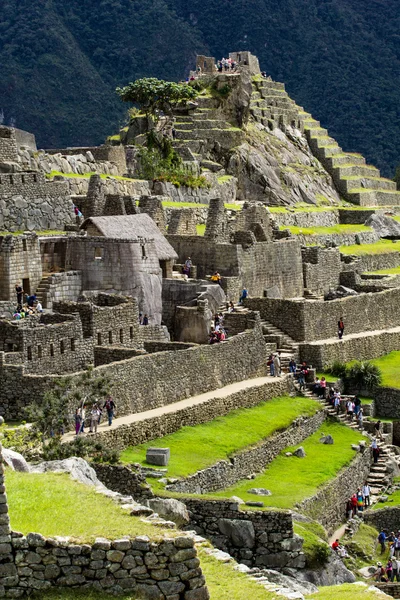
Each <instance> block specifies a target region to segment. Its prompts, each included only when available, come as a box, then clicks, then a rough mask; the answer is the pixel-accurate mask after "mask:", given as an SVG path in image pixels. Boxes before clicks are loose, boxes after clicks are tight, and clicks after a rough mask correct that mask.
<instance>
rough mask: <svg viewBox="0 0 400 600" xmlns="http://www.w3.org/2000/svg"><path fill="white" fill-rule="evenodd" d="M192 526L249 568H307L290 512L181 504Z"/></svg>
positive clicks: (190, 500) (219, 504) (199, 502)
mask: <svg viewBox="0 0 400 600" xmlns="http://www.w3.org/2000/svg"><path fill="white" fill-rule="evenodd" d="M182 501H183V502H184V503H185V504H186V506H187V508H188V510H189V514H190V525H189V527H190V528H191V529H193V527H195V528H196V531H198V532H199V533H200V534H201V535H204V536H205V537H207V538H208V539H209V540H210V541H211V543H212V544H213V545H214V546H216V547H217V548H219V549H220V550H223V551H225V552H229V554H231V555H232V556H233V557H234V558H235V559H236V560H237V561H238V562H241V563H244V564H245V565H248V566H249V567H267V568H272V569H274V568H283V567H291V568H304V567H305V557H304V554H303V552H302V540H301V538H299V537H294V534H293V522H292V515H291V513H290V512H289V511H282V510H280V511H278V510H276V511H272V510H271V511H244V510H239V505H238V504H237V503H236V502H229V501H223V500H218V501H217V500H201V499H198V500H197V499H194V498H186V499H183V500H182Z"/></svg>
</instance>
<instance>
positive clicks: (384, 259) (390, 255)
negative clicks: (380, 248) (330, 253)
mask: <svg viewBox="0 0 400 600" xmlns="http://www.w3.org/2000/svg"><path fill="white" fill-rule="evenodd" d="M342 260H343V263H344V264H343V269H344V270H347V269H350V270H356V271H357V272H358V273H367V272H369V271H380V270H381V269H393V268H394V267H398V266H399V265H400V252H386V253H385V254H364V255H362V256H352V255H342Z"/></svg>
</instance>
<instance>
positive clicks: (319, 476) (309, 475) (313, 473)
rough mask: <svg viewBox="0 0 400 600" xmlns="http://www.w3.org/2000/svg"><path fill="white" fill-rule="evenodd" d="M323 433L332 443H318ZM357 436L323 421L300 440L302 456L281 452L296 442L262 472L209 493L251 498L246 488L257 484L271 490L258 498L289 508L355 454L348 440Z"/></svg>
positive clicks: (331, 475) (336, 425)
mask: <svg viewBox="0 0 400 600" xmlns="http://www.w3.org/2000/svg"><path fill="white" fill-rule="evenodd" d="M323 434H324V435H328V434H330V435H332V437H333V439H334V441H335V443H334V444H333V445H326V444H321V443H320V442H319V439H320V437H321V436H322V435H323ZM360 439H361V438H360V434H359V432H357V431H353V430H350V429H349V428H348V427H346V426H344V425H340V424H338V423H329V422H326V423H324V424H323V425H322V426H321V427H320V429H319V430H318V431H317V432H316V433H314V434H313V435H312V436H310V437H309V438H307V439H306V440H304V442H302V443H301V446H303V448H304V450H305V451H306V455H307V456H306V457H305V458H297V457H296V456H290V457H287V456H285V452H293V450H295V449H296V448H297V447H298V446H296V447H291V448H286V449H285V450H284V451H283V452H282V453H281V454H280V455H279V456H278V457H277V458H276V459H275V460H274V461H273V462H272V463H271V464H270V466H269V467H267V469H266V470H265V471H264V473H262V474H260V475H257V476H256V478H255V479H252V480H251V481H249V480H247V479H246V480H244V481H239V482H238V483H237V484H235V485H233V486H232V487H229V488H227V489H225V490H223V491H222V492H215V493H213V494H209V496H213V497H225V498H226V497H231V496H238V497H239V498H242V499H243V500H244V501H250V500H253V501H254V498H255V496H254V495H253V494H249V493H248V490H249V489H251V488H258V487H259V488H266V489H268V490H270V491H271V492H272V494H271V496H265V497H264V496H263V498H262V501H263V502H264V504H265V505H266V506H267V507H276V508H293V506H294V505H295V504H297V503H298V502H301V501H302V500H304V499H305V498H309V497H310V496H312V495H313V494H315V493H316V491H317V489H318V488H320V487H321V486H323V485H324V484H326V483H328V481H330V480H331V479H332V478H333V477H335V476H336V475H337V473H338V472H339V471H340V470H341V469H342V468H343V467H345V466H346V465H348V464H349V462H350V461H351V460H352V459H353V458H354V456H355V455H356V451H355V450H353V449H352V448H351V444H356V443H358V442H359V440H360ZM299 445H300V444H299Z"/></svg>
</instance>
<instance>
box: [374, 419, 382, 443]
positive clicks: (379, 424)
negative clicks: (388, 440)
mask: <svg viewBox="0 0 400 600" xmlns="http://www.w3.org/2000/svg"><path fill="white" fill-rule="evenodd" d="M374 428H375V435H376V437H377V438H379V439H380V440H381V441H383V435H382V422H381V421H380V420H379V421H377V422H376V423H375V426H374Z"/></svg>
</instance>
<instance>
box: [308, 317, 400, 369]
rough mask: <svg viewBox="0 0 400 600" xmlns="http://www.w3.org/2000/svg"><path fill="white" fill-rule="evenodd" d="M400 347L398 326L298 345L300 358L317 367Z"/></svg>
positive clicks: (370, 356)
mask: <svg viewBox="0 0 400 600" xmlns="http://www.w3.org/2000/svg"><path fill="white" fill-rule="evenodd" d="M399 348H400V327H396V328H394V329H388V330H386V331H379V332H374V333H369V334H364V335H363V336H360V337H351V338H346V335H345V336H344V337H343V339H342V340H339V339H334V340H325V341H322V342H311V343H308V344H307V343H303V344H300V346H299V352H300V360H301V361H304V360H305V361H306V362H307V364H311V365H312V366H313V367H316V368H317V369H320V368H323V367H325V366H326V365H331V364H332V363H333V362H334V361H340V362H349V361H351V360H370V359H372V358H377V357H379V356H383V355H384V354H387V353H388V352H392V351H393V350H398V349H399Z"/></svg>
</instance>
